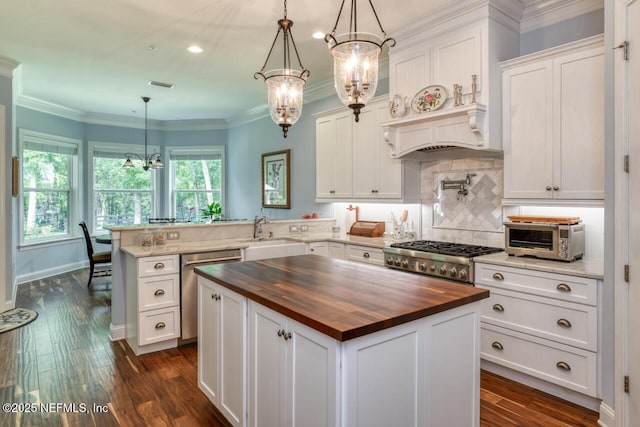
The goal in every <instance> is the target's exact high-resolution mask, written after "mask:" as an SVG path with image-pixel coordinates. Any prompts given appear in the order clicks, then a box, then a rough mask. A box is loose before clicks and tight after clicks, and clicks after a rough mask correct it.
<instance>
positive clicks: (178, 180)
mask: <svg viewBox="0 0 640 427" xmlns="http://www.w3.org/2000/svg"><path fill="white" fill-rule="evenodd" d="M169 167H170V172H169V175H170V181H171V184H170V188H171V215H172V216H174V217H175V218H176V220H177V221H180V222H197V221H202V220H204V218H203V216H202V214H201V212H200V209H204V208H205V207H206V205H209V204H211V203H213V202H218V203H220V204H221V205H222V211H223V212H224V208H225V206H224V191H223V188H224V147H222V146H219V147H210V146H209V147H189V148H173V149H171V148H170V149H169Z"/></svg>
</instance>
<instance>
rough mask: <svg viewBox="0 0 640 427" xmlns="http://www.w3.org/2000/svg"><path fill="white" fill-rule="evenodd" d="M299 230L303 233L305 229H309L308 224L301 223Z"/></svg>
mask: <svg viewBox="0 0 640 427" xmlns="http://www.w3.org/2000/svg"><path fill="white" fill-rule="evenodd" d="M300 231H301V232H303V233H304V232H305V231H309V226H308V225H307V224H302V225H301V226H300Z"/></svg>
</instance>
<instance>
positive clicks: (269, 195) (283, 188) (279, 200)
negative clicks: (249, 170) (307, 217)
mask: <svg viewBox="0 0 640 427" xmlns="http://www.w3.org/2000/svg"><path fill="white" fill-rule="evenodd" d="M290 154H291V150H284V151H274V152H273V153H264V154H263V155H262V206H263V207H265V208H282V209H291V193H290V189H291V185H290V179H289V176H290V174H291V165H290V163H289V157H290Z"/></svg>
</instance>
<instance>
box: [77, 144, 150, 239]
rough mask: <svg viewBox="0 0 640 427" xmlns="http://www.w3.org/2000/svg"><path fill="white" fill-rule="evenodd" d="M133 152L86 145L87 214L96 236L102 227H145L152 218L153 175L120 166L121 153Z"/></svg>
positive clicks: (116, 146) (127, 147) (121, 147)
mask: <svg viewBox="0 0 640 427" xmlns="http://www.w3.org/2000/svg"><path fill="white" fill-rule="evenodd" d="M136 149H137V148H136V147H134V148H132V146H131V145H127V144H116V143H98V142H90V143H89V150H90V151H89V159H90V161H91V166H90V167H91V170H90V172H89V173H90V175H89V176H91V177H92V178H91V188H90V194H91V211H90V214H91V221H92V224H91V225H92V226H93V230H94V231H95V232H96V233H97V232H100V231H101V230H103V225H104V224H111V225H130V224H146V223H148V222H149V218H150V217H154V216H155V212H156V209H155V200H156V199H157V198H156V194H155V193H156V188H157V185H156V172H155V171H153V170H150V171H145V170H144V169H142V165H140V167H135V168H123V167H122V164H123V163H124V160H125V153H127V152H135V150H136ZM151 150H153V147H151ZM134 163H135V161H134Z"/></svg>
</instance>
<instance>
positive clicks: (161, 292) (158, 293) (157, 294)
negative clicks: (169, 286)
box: [153, 289, 164, 297]
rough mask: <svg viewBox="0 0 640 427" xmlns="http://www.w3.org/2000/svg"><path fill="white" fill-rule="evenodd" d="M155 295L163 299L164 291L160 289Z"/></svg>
mask: <svg viewBox="0 0 640 427" xmlns="http://www.w3.org/2000/svg"><path fill="white" fill-rule="evenodd" d="M153 294H154V295H155V296H157V297H161V296H162V295H164V289H158V290H157V291H155V292H154V293H153Z"/></svg>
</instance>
